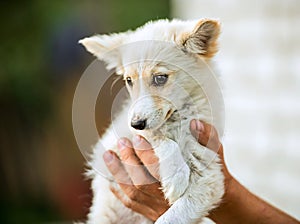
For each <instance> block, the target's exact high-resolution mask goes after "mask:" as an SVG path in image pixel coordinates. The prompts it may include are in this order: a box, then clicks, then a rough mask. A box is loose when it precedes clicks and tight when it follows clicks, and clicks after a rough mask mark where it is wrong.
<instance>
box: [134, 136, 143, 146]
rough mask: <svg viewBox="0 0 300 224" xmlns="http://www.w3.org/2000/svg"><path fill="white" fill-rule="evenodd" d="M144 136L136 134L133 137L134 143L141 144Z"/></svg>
mask: <svg viewBox="0 0 300 224" xmlns="http://www.w3.org/2000/svg"><path fill="white" fill-rule="evenodd" d="M141 141H142V138H141V136H139V135H135V136H134V137H133V139H132V142H133V145H134V146H137V145H139V144H141Z"/></svg>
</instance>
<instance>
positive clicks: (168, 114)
mask: <svg viewBox="0 0 300 224" xmlns="http://www.w3.org/2000/svg"><path fill="white" fill-rule="evenodd" d="M175 112H177V110H173V109H170V110H169V111H168V112H167V114H166V117H165V121H168V120H169V119H170V118H171V117H172V115H173V114H174V113H175Z"/></svg>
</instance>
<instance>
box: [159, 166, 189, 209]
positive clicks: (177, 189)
mask: <svg viewBox="0 0 300 224" xmlns="http://www.w3.org/2000/svg"><path fill="white" fill-rule="evenodd" d="M189 176H190V169H189V167H188V166H187V165H186V164H185V163H184V164H182V165H181V167H179V168H178V169H177V170H174V173H173V175H171V176H167V177H164V178H162V179H161V183H162V187H163V192H164V194H165V197H166V198H168V200H169V202H170V203H171V204H173V203H174V202H175V201H176V200H177V199H178V198H179V197H181V196H182V195H183V194H184V192H185V191H186V189H187V187H188V185H189Z"/></svg>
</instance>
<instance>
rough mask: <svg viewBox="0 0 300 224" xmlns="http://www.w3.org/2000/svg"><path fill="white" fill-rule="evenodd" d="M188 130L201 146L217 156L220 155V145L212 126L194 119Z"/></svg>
mask: <svg viewBox="0 0 300 224" xmlns="http://www.w3.org/2000/svg"><path fill="white" fill-rule="evenodd" d="M190 129H191V133H192V135H193V136H194V137H195V138H196V139H197V140H198V142H199V143H200V144H201V145H204V146H206V147H207V148H209V149H211V150H213V151H214V152H217V153H219V154H220V153H222V152H220V149H221V143H220V140H219V136H218V132H217V130H216V129H215V128H214V127H213V126H212V125H210V124H207V123H205V122H203V121H199V120H195V119H194V120H192V121H191V124H190Z"/></svg>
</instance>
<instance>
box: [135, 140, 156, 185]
mask: <svg viewBox="0 0 300 224" xmlns="http://www.w3.org/2000/svg"><path fill="white" fill-rule="evenodd" d="M133 146H134V150H135V153H136V155H137V156H138V158H139V159H140V160H141V161H142V163H143V164H144V165H145V166H146V168H147V170H148V171H149V172H150V174H151V175H152V176H153V177H154V178H155V179H157V180H159V161H158V158H157V156H156V155H155V153H154V150H153V149H152V147H151V145H150V143H149V142H147V140H146V139H144V138H143V137H141V136H135V137H134V138H133Z"/></svg>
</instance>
